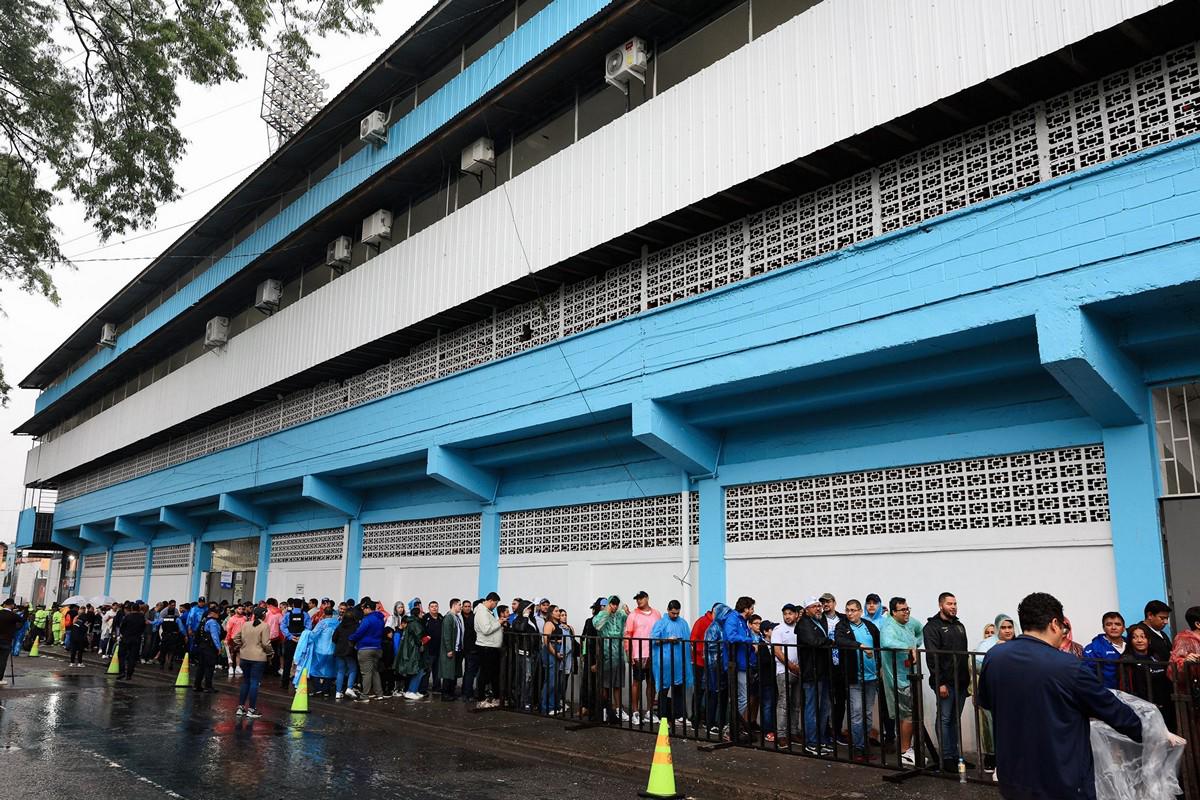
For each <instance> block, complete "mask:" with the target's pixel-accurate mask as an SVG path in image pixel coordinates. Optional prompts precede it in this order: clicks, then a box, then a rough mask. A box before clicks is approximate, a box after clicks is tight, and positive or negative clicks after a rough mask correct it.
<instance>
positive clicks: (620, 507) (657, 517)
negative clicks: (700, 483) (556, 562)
mask: <svg viewBox="0 0 1200 800" xmlns="http://www.w3.org/2000/svg"><path fill="white" fill-rule="evenodd" d="M690 494H691V502H690V503H689V516H690V517H691V530H690V532H689V542H690V543H698V542H699V514H698V513H696V511H697V509H698V507H699V506H698V503H699V501H698V499H697V498H698V495H697V493H696V492H691V493H690ZM678 546H679V495H677V494H666V495H658V496H655V497H635V498H633V499H631V500H615V501H611V502H606V503H586V504H584V505H577V506H558V507H554V508H538V509H534V510H531V511H512V512H508V513H505V514H501V515H500V555H518V554H521V553H564V552H581V551H588V550H631V549H639V548H645V547H678Z"/></svg>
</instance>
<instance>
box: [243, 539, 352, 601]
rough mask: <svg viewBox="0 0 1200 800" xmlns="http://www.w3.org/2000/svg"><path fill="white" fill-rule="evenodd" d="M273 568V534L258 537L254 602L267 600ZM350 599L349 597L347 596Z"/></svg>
mask: <svg viewBox="0 0 1200 800" xmlns="http://www.w3.org/2000/svg"><path fill="white" fill-rule="evenodd" d="M270 568H271V534H269V533H267V532H266V531H263V532H262V533H260V534H259V535H258V567H257V569H256V571H255V573H254V600H255V601H258V600H266V599H267V570H269V569H270ZM347 597H349V595H347Z"/></svg>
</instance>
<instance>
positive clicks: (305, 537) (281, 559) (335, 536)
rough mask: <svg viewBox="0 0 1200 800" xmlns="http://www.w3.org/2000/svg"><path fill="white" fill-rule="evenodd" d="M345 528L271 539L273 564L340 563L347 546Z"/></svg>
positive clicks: (287, 534)
mask: <svg viewBox="0 0 1200 800" xmlns="http://www.w3.org/2000/svg"><path fill="white" fill-rule="evenodd" d="M345 533H346V532H345V529H344V528H325V529H323V530H319V531H305V532H304V533H281V534H278V535H277V536H272V537H271V563H272V564H283V563H287V562H289V561H340V560H341V558H342V549H343V548H344V547H345V544H346V536H345Z"/></svg>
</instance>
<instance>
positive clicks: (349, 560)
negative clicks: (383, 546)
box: [264, 517, 363, 597]
mask: <svg viewBox="0 0 1200 800" xmlns="http://www.w3.org/2000/svg"><path fill="white" fill-rule="evenodd" d="M348 529H349V530H348V534H349V535H348V536H347V537H346V580H345V582H344V584H343V586H342V597H358V589H359V577H360V576H359V573H360V572H361V570H362V541H363V526H362V520H360V519H358V518H357V517H353V518H351V519H350V521H349V525H348ZM264 535H265V534H264Z"/></svg>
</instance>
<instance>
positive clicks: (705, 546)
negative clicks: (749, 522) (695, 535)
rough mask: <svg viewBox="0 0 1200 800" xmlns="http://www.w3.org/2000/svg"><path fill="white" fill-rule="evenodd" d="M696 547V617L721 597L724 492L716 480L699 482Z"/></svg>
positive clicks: (723, 552)
mask: <svg viewBox="0 0 1200 800" xmlns="http://www.w3.org/2000/svg"><path fill="white" fill-rule="evenodd" d="M697 487H698V488H699V490H700V547H699V561H700V565H699V566H700V568H699V573H700V574H699V579H700V586H699V604H698V605H697V609H696V611H697V614H702V613H704V612H705V611H707V610H708V609H710V608H712V604H713V603H716V602H721V603H724V602H726V601H727V598H726V597H725V503H724V496H725V492H724V490H723V489H722V488H721V486H720V485H718V484H717V482H716V481H714V480H711V479H708V480H702V481H699V482H698V484H697Z"/></svg>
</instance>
